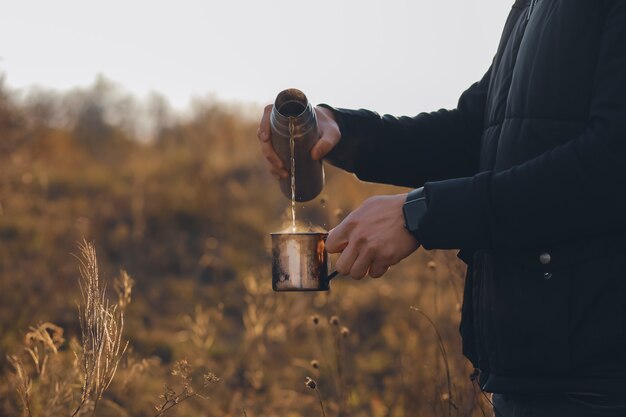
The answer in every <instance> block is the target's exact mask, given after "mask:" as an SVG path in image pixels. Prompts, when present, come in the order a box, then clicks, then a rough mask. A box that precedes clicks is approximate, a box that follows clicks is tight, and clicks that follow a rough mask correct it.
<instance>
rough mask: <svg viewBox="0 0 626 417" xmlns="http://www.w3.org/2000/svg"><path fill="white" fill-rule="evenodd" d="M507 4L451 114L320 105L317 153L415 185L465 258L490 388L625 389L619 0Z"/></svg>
mask: <svg viewBox="0 0 626 417" xmlns="http://www.w3.org/2000/svg"><path fill="white" fill-rule="evenodd" d="M530 3H531V2H529V1H519V0H518V1H517V2H516V3H515V4H514V6H513V9H512V11H511V13H510V15H509V18H508V20H507V22H506V25H505V28H504V33H503V36H502V40H501V43H500V46H499V48H498V51H497V54H496V56H495V58H494V60H493V62H492V65H491V67H490V69H489V71H488V72H487V73H486V74H485V76H484V78H483V79H482V80H481V81H480V82H478V83H476V84H474V85H473V86H472V87H470V88H469V89H468V90H467V91H466V92H465V93H463V95H462V96H461V98H460V100H459V103H458V107H457V108H456V109H454V110H440V111H437V112H433V113H422V114H419V115H418V116H416V117H412V118H410V117H400V118H395V117H392V116H388V115H385V116H382V117H381V116H379V115H378V114H376V113H373V112H370V111H367V110H346V109H333V111H334V112H335V116H336V118H337V120H338V123H339V125H340V129H341V133H342V139H341V141H340V143H339V145H338V146H337V147H336V148H335V149H334V150H333V151H332V152H331V154H330V155H329V156H328V160H329V161H330V162H331V163H333V164H335V165H337V166H339V167H342V168H344V169H346V170H348V171H351V172H354V173H356V174H357V176H358V177H359V178H361V179H363V180H366V181H374V182H382V183H390V184H396V185H404V186H411V187H418V186H421V185H423V184H424V186H425V189H426V193H427V198H428V211H427V213H426V215H425V216H424V217H423V218H422V222H421V223H420V226H419V232H418V234H419V237H420V240H421V243H422V244H423V246H424V247H425V248H427V249H431V248H459V249H462V251H461V252H460V255H459V256H460V257H461V258H462V259H463V260H464V261H466V262H467V263H468V275H467V280H466V288H465V299H464V305H463V320H462V324H461V332H462V335H463V342H464V350H465V353H466V355H467V356H468V358H469V359H470V360H471V361H472V363H473V364H474V365H475V366H476V367H477V368H478V369H480V370H481V382H482V384H483V388H485V389H486V390H489V391H493V392H523V391H526V392H549V391H561V392H566V391H577V392H599V393H626V1H622V0H613V1H603V0H539V1H533V2H532V5H531V4H530Z"/></svg>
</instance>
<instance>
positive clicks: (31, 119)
mask: <svg viewBox="0 0 626 417" xmlns="http://www.w3.org/2000/svg"><path fill="white" fill-rule="evenodd" d="M259 115H260V108H257V107H255V106H248V105H245V104H233V103H224V102H221V101H219V100H216V99H214V98H211V97H209V98H202V99H197V100H195V101H194V102H193V103H192V104H191V105H190V107H189V109H188V110H187V111H185V112H175V111H173V110H171V109H170V108H169V106H168V104H167V101H166V100H165V99H163V98H162V97H160V96H159V95H157V94H155V95H153V96H152V97H150V98H148V99H146V100H137V99H135V98H133V97H132V96H130V95H129V94H127V93H126V92H124V90H123V89H121V88H120V87H119V86H116V85H115V84H114V83H112V82H110V81H107V80H106V79H104V78H102V77H100V78H98V79H97V80H96V81H95V82H94V84H93V85H92V86H90V87H88V88H82V89H76V90H72V91H67V92H62V93H60V92H55V91H47V90H45V89H41V88H40V89H31V90H28V91H13V90H11V89H10V88H9V87H7V86H6V84H5V83H4V79H3V78H0V354H1V355H0V415H2V416H32V417H43V416H91V415H95V416H99V417H107V416H133V417H134V416H161V415H171V416H190V417H194V416H248V417H254V416H259V417H260V416H263V417H270V416H277V417H278V416H280V417H299V416H307V417H308V416H328V417H331V416H338V417H343V416H355V417H357V416H359V417H360V416H363V417H365V416H374V417H408V416H482V415H483V410H484V413H488V411H487V410H488V403H487V399H486V397H485V396H484V395H483V394H482V393H481V392H480V390H479V389H478V387H477V386H476V384H475V383H473V382H472V381H471V380H470V377H469V376H470V374H471V371H472V370H471V367H470V366H469V364H468V363H467V362H466V360H465V359H464V358H463V357H462V355H461V352H460V338H459V335H458V330H457V329H458V323H459V319H460V304H459V303H460V299H461V291H462V285H463V267H462V264H461V263H460V261H458V260H457V259H456V257H455V253H446V252H425V251H423V250H420V251H418V252H417V253H416V254H414V255H413V256H412V257H411V258H409V259H408V260H406V261H405V262H403V263H402V264H400V265H398V266H396V267H394V268H393V269H392V270H391V271H390V272H389V273H388V274H387V275H386V276H385V277H384V278H382V279H379V280H371V279H365V280H363V281H360V282H356V281H352V280H351V279H348V278H338V279H336V280H334V281H333V283H332V290H331V291H330V292H328V293H324V292H321V293H274V292H272V290H271V274H270V267H271V265H270V257H269V250H268V248H269V233H270V232H273V231H278V230H280V229H282V228H283V225H284V223H285V220H286V219H287V209H288V206H289V202H288V201H287V200H286V199H285V198H284V197H283V195H282V194H281V193H280V191H279V188H278V185H277V184H276V182H275V180H274V179H273V178H272V177H271V176H270V175H269V174H268V173H267V172H266V166H265V162H264V160H263V158H262V157H261V155H260V152H259V149H258V145H257V143H256V141H257V139H256V135H255V132H256V126H257V119H258V117H259ZM326 178H327V184H326V187H325V189H324V191H323V193H322V195H321V196H320V197H318V198H317V199H316V200H314V201H312V202H310V203H307V204H305V205H299V206H298V218H299V220H300V221H303V222H309V223H311V224H315V225H319V226H322V227H324V228H326V229H330V228H332V227H333V226H334V225H336V224H337V223H338V222H339V221H340V220H341V219H342V218H343V217H344V216H345V215H346V213H349V212H350V210H351V209H353V208H355V207H356V206H358V205H359V204H360V202H362V201H363V200H364V199H365V198H367V197H368V196H370V195H373V194H377V193H378V194H380V193H394V192H397V191H398V190H397V189H394V188H392V187H387V186H381V185H373V184H365V183H361V182H359V181H358V180H357V179H356V178H354V177H353V176H352V175H349V174H347V173H344V172H341V171H339V170H337V169H334V168H333V167H329V166H327V167H326Z"/></svg>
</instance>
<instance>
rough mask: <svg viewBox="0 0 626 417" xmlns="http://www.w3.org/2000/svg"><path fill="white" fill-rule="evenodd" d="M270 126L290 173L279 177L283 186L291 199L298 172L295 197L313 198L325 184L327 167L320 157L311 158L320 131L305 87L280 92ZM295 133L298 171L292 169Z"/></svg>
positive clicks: (283, 191)
mask: <svg viewBox="0 0 626 417" xmlns="http://www.w3.org/2000/svg"><path fill="white" fill-rule="evenodd" d="M270 128H271V134H272V145H273V146H274V149H275V150H276V153H277V154H278V156H280V159H281V160H282V161H283V164H284V165H285V168H286V169H287V171H288V172H289V174H290V177H289V178H286V179H281V180H280V181H279V182H280V190H281V191H282V193H283V194H284V195H285V197H287V198H289V199H291V197H292V190H291V176H294V175H295V200H296V201H298V202H303V201H310V200H313V199H314V198H315V197H317V196H318V195H319V193H321V192H322V188H324V167H323V166H322V161H321V160H319V161H315V160H313V158H311V148H312V147H313V145H315V143H317V141H318V139H319V137H320V133H319V130H318V127H317V117H316V116H315V110H314V109H313V106H311V103H309V101H308V100H307V98H306V96H305V95H304V93H303V92H302V91H300V90H297V89H295V88H290V89H288V90H284V91H281V92H280V93H279V94H278V96H277V97H276V101H275V102H274V108H273V109H272V112H271V114H270ZM292 135H293V136H292ZM292 137H293V146H294V152H293V153H294V162H295V164H294V165H295V172H291V171H292V169H291V167H292V164H291V147H290V140H291V138H292Z"/></svg>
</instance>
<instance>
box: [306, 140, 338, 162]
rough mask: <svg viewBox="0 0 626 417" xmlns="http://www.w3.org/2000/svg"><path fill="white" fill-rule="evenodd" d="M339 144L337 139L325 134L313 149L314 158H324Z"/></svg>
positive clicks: (312, 156) (312, 155)
mask: <svg viewBox="0 0 626 417" xmlns="http://www.w3.org/2000/svg"><path fill="white" fill-rule="evenodd" d="M336 144H337V141H335V140H333V139H332V138H330V137H326V136H323V137H322V138H321V139H320V140H318V141H317V143H316V144H315V146H313V148H312V149H311V158H313V159H314V160H316V161H317V160H318V159H322V158H323V157H325V156H326V154H328V152H330V151H331V149H333V148H334V147H335V145H336Z"/></svg>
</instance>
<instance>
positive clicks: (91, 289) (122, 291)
mask: <svg viewBox="0 0 626 417" xmlns="http://www.w3.org/2000/svg"><path fill="white" fill-rule="evenodd" d="M79 249H80V256H77V257H76V258H77V259H78V261H79V269H80V276H81V280H80V281H79V284H80V290H81V295H82V300H81V303H80V304H79V305H78V318H79V322H80V330H81V342H80V345H79V346H77V349H75V351H74V354H75V355H76V359H77V361H78V363H79V365H80V374H81V380H82V385H81V395H80V401H79V403H78V405H77V406H76V409H75V410H74V412H73V413H72V415H71V416H72V417H74V416H76V415H78V414H79V413H81V411H82V410H83V409H84V408H85V406H87V405H90V407H92V415H93V414H94V413H95V410H96V407H97V405H98V402H99V401H100V400H101V399H102V394H103V393H104V391H105V390H106V389H107V388H108V387H109V385H110V384H111V382H112V381H113V377H114V376H115V372H116V371H117V367H118V365H119V363H120V360H121V359H122V356H123V355H124V353H125V352H126V348H127V347H128V342H123V341H122V330H123V329H124V310H125V308H126V306H127V305H128V303H129V302H130V294H131V288H132V280H131V279H130V277H129V276H128V274H126V273H125V272H123V273H122V274H121V276H120V278H119V281H118V284H116V285H115V288H116V289H119V290H118V296H119V297H120V299H119V304H113V305H110V304H109V301H108V300H107V298H106V295H105V292H106V288H105V286H103V285H101V284H100V277H99V271H98V261H97V257H96V249H95V247H94V245H93V244H92V243H89V242H87V241H83V242H82V243H81V244H79ZM90 402H91V403H92V404H89V403H90Z"/></svg>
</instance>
